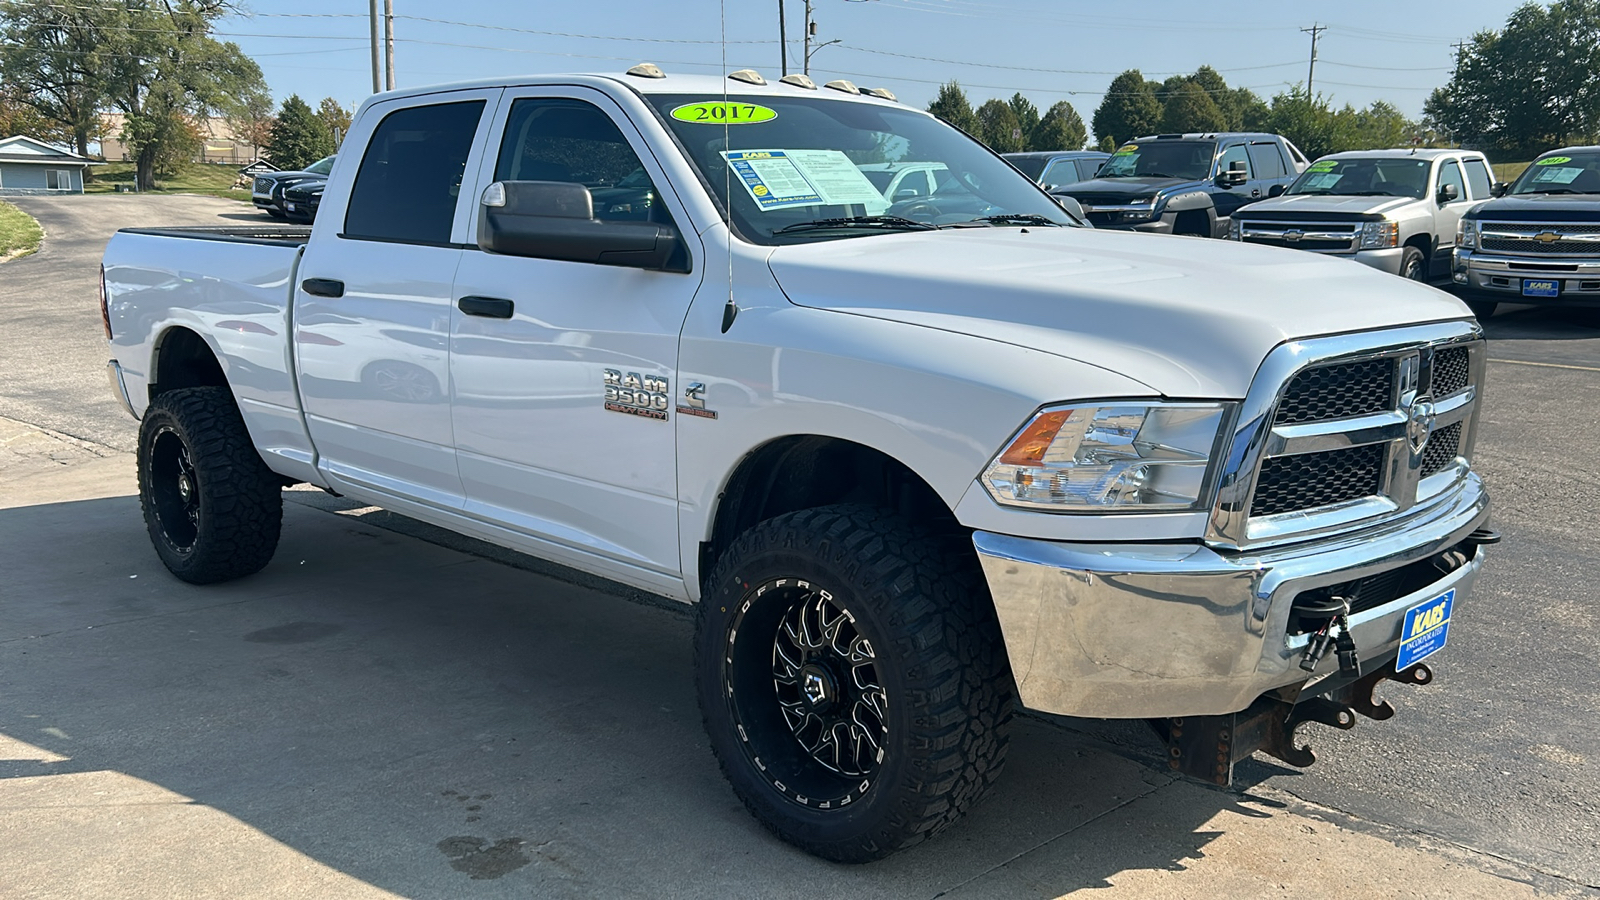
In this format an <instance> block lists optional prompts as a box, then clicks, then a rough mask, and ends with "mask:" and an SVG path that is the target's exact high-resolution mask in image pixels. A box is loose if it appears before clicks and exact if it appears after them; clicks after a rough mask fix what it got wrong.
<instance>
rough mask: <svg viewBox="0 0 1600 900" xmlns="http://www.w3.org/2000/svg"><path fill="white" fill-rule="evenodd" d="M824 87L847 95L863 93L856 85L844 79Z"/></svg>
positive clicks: (831, 82)
mask: <svg viewBox="0 0 1600 900" xmlns="http://www.w3.org/2000/svg"><path fill="white" fill-rule="evenodd" d="M823 87H825V88H833V89H834V90H836V91H844V92H845V93H846V94H859V93H861V89H860V88H858V87H856V86H855V85H854V84H852V83H850V82H848V81H845V80H844V79H843V78H841V79H839V80H838V81H830V82H828V83H827V84H825V85H823Z"/></svg>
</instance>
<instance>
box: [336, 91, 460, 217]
mask: <svg viewBox="0 0 1600 900" xmlns="http://www.w3.org/2000/svg"><path fill="white" fill-rule="evenodd" d="M482 116H483V101H482V100H472V101H469V102H466V103H438V104H434V105H431V106H413V107H410V108H408V109H400V110H396V111H394V112H392V113H389V114H388V115H387V116H384V117H383V121H382V122H379V123H378V127H377V129H376V130H374V131H373V133H372V141H371V142H370V143H368V145H367V152H366V155H365V156H363V157H362V158H361V168H360V169H359V170H357V172H356V183H355V186H354V187H352V188H351V189H350V204H349V208H348V209H347V211H346V212H345V217H344V233H343V234H342V235H341V237H344V238H347V239H351V240H373V241H401V242H405V243H413V244H448V243H450V228H451V225H452V224H453V223H454V221H455V215H456V198H457V197H458V196H460V194H461V176H462V173H463V171H464V170H465V169H466V165H467V157H468V156H469V155H470V154H471V152H472V138H473V135H475V134H476V133H477V131H478V119H479V118H481V117H482Z"/></svg>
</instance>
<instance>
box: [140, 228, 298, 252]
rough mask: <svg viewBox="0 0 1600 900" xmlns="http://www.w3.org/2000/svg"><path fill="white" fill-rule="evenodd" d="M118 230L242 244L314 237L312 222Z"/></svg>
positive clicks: (292, 241)
mask: <svg viewBox="0 0 1600 900" xmlns="http://www.w3.org/2000/svg"><path fill="white" fill-rule="evenodd" d="M117 233H118V234H147V235H152V236H155V237H174V238H189V239H191V240H198V241H228V242H232V243H239V244H269V245H271V246H275V247H276V246H282V245H284V244H290V245H296V246H298V245H302V244H304V243H305V242H306V241H307V240H309V239H310V238H311V226H310V225H287V224H271V225H173V226H169V227H165V228H122V229H119V230H118V232H117Z"/></svg>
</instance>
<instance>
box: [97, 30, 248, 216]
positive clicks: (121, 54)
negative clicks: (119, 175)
mask: <svg viewBox="0 0 1600 900" xmlns="http://www.w3.org/2000/svg"><path fill="white" fill-rule="evenodd" d="M83 8H93V9H95V10H97V12H96V15H99V16H103V17H104V19H103V22H104V26H103V28H102V30H101V32H100V35H101V37H100V42H99V46H100V47H101V48H102V50H103V51H104V53H105V56H104V60H105V61H104V66H103V68H102V71H101V73H100V78H101V79H102V83H103V84H104V86H105V96H106V97H107V98H109V100H110V102H111V105H112V106H114V107H116V108H117V109H119V110H121V111H122V113H123V115H124V119H123V121H124V123H125V124H124V125H123V133H122V137H123V140H124V141H126V142H127V143H128V147H129V149H130V150H132V151H133V153H134V160H135V172H136V179H137V182H138V185H139V188H140V189H141V190H149V189H150V188H152V187H154V186H155V170H156V165H157V161H158V160H160V159H170V158H171V157H172V156H173V154H174V153H175V152H176V149H177V146H181V145H182V142H183V141H185V140H187V139H188V136H189V135H191V134H192V125H191V124H190V123H191V122H192V120H193V119H197V118H204V117H208V116H210V115H212V114H213V113H218V112H230V111H235V110H237V109H238V108H239V106H240V105H241V104H242V103H243V102H244V101H245V100H246V99H247V98H249V97H251V96H252V95H257V94H261V93H264V92H265V90H266V87H265V85H264V83H263V82H262V79H261V68H260V67H259V66H257V65H256V64H255V62H254V61H253V60H251V59H250V58H249V57H247V56H245V55H244V53H242V52H241V51H240V50H239V47H238V45H237V44H233V43H222V42H220V41H217V40H215V39H213V38H212V37H211V36H210V30H211V25H212V23H213V22H215V21H216V20H217V19H219V18H221V17H222V16H224V15H227V14H229V13H230V12H232V11H233V7H232V5H231V4H230V3H229V2H227V0H122V2H121V3H119V4H107V5H105V6H95V7H89V6H88V5H87V4H84V5H83ZM175 145H176V146H175Z"/></svg>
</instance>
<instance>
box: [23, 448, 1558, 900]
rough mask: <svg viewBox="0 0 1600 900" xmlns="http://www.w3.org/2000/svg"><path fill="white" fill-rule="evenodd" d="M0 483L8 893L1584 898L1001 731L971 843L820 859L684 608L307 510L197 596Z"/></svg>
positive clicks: (40, 471)
mask: <svg viewBox="0 0 1600 900" xmlns="http://www.w3.org/2000/svg"><path fill="white" fill-rule="evenodd" d="M0 463H3V464H0V538H3V539H0V572H4V573H5V576H4V581H3V582H0V584H3V588H0V590H3V596H4V599H3V601H0V608H3V609H4V611H5V612H4V615H3V616H0V673H3V675H0V847H4V848H5V852H4V853H3V854H0V894H3V895H4V896H6V897H8V898H9V897H27V898H33V897H40V898H44V897H50V898H56V897H97V898H109V897H174V896H184V897H306V898H313V897H332V896H339V897H380V896H394V895H398V896H406V897H441V898H446V897H448V898H455V897H526V896H538V897H569V896H570V897H634V896H638V897H646V896H647V897H653V898H654V897H741V898H750V897H773V898H779V897H801V896H808V897H809V896H890V897H940V896H945V897H958V898H983V897H1008V898H1012V897H1041V898H1042V897H1058V896H1073V895H1079V894H1081V895H1092V896H1096V897H1106V898H1112V900H1114V898H1119V897H1130V898H1131V897H1138V898H1148V897H1246V896H1249V897H1258V896H1341V895H1343V896H1352V897H1354V896H1359V897H1397V898H1398V897H1440V898H1444V897H1450V898H1479V897H1481V898H1495V900H1500V898H1520V897H1534V896H1547V895H1552V894H1553V895H1573V896H1577V895H1587V894H1585V892H1584V891H1582V889H1581V887H1580V886H1579V885H1575V884H1572V883H1570V882H1562V881H1559V880H1557V879H1553V878H1549V877H1547V876H1544V875H1541V874H1539V873H1537V872H1534V871H1532V870H1529V869H1527V868H1523V867H1519V866H1515V865H1511V864H1507V863H1503V862H1501V861H1499V860H1497V859H1495V858H1493V857H1491V856H1488V855H1484V854H1478V853H1473V852H1470V851H1467V850H1465V849H1463V848H1460V847H1455V846H1451V845H1448V844H1444V843H1441V842H1437V841H1433V840H1430V839H1427V838H1423V837H1421V836H1418V835H1415V834H1407V833H1403V832H1397V831H1394V830H1391V829H1387V828H1385V827H1383V826H1380V825H1377V824H1375V823H1372V822H1366V821H1360V820H1356V819H1352V818H1350V817H1348V816H1344V815H1342V814H1339V813H1335V812H1333V811H1330V810H1324V809H1319V808H1317V807H1314V806H1311V805H1308V804H1304V803H1301V802H1298V801H1296V800H1294V799H1293V798H1292V797H1290V796H1288V795H1287V794H1283V793H1281V792H1276V791H1273V790H1270V789H1264V790H1259V791H1256V792H1253V793H1252V794H1249V795H1245V794H1235V793H1229V792H1223V791H1218V790H1213V789H1211V788H1207V787H1203V786H1199V785H1195V784H1191V783H1188V782H1184V781H1179V780H1174V779H1173V778H1171V777H1170V776H1168V775H1167V773H1165V772H1164V771H1161V770H1158V769H1156V768H1153V767H1151V766H1149V765H1147V764H1146V763H1145V762H1143V761H1141V760H1138V759H1130V758H1128V757H1127V756H1125V755H1123V754H1121V753H1119V752H1117V751H1116V750H1115V748H1112V747H1109V746H1107V745H1105V744H1103V743H1101V742H1099V741H1096V740H1094V739H1092V738H1089V737H1086V736H1084V735H1082V734H1079V733H1076V732H1073V731H1070V730H1066V729H1062V728H1059V727H1056V726H1054V725H1052V724H1050V723H1046V722H1043V721H1040V720H1037V719H1031V718H1030V719H1022V720H1020V721H1019V723H1018V728H1017V730H1016V736H1015V740H1014V743H1013V752H1012V756H1011V764H1010V768H1009V771H1008V772H1007V773H1006V777H1005V779H1004V780H1003V782H1002V784H1001V786H1000V788H999V790H998V791H997V793H996V795H995V796H994V797H992V798H991V799H990V800H989V801H988V802H987V803H985V804H983V805H982V806H981V807H980V808H979V809H978V810H977V811H976V812H975V813H974V814H973V815H972V816H971V817H970V818H969V819H968V820H966V821H964V822H963V823H960V824H959V825H957V826H956V827H955V828H954V829H952V830H951V831H949V832H947V833H946V834H944V835H942V836H941V837H939V838H938V839H936V840H935V841H933V842H931V843H928V844H925V845H922V846H920V847H918V848H915V849H913V850H911V851H909V852H906V853H903V854H900V855H898V856H896V857H893V858H891V859H889V860H887V861H885V862H882V863H879V864H874V865H869V866H861V867H842V866H836V865H832V864H828V863H823V862H820V861H818V860H815V859H813V858H811V857H808V856H805V855H803V854H801V853H798V852H796V851H794V850H792V849H791V848H789V847H787V846H786V845H783V844H781V843H779V842H777V841H775V840H773V839H772V838H770V837H769V836H768V835H767V834H766V833H765V832H764V831H763V830H762V829H761V828H760V827H759V826H758V825H757V824H756V823H755V822H754V821H753V820H752V819H751V818H750V817H749V816H748V815H747V814H746V813H745V812H744V810H743V808H742V807H741V806H740V804H739V803H738V801H737V800H736V799H735V798H734V797H733V795H732V793H731V791H730V790H729V789H728V787H727V785H726V784H725V783H724V782H723V780H722V778H721V776H720V774H719V773H718V772H717V768H716V765H715V763H714V761H713V760H712V757H711V754H710V752H709V749H708V748H707V746H706V742H705V739H704V737H703V735H702V732H701V729H700V722H699V714H698V712H697V711H696V710H695V706H694V699H693V691H692V688H691V684H690V666H689V631H690V623H689V621H688V618H687V617H686V616H685V615H684V614H683V613H682V612H681V611H675V610H671V609H663V608H659V607H652V606H646V605H640V604H636V603H630V602H627V601H625V600H622V599H619V598H617V597H614V596H611V595H609V594H606V593H601V592H597V591H593V590H589V589H585V588H582V587H578V586H575V585H573V584H570V583H567V582H565V581H562V580H558V579H556V578H552V577H549V576H546V575H541V574H537V573H534V572H529V571H525V570H522V569H519V568H514V567H511V566H507V565H502V564H500V563H498V562H494V561H491V560H488V559H484V558H481V557H478V556H474V555H469V554H467V553H463V552H461V551H460V550H457V549H452V548H449V547H444V546H440V545H438V544H435V543H430V542H425V541H422V540H419V539H417V538H414V537H411V536H408V535H405V534H401V533H398V532H396V531H394V530H390V529H388V528H380V527H376V526H375V525H374V524H372V523H374V522H382V521H385V518H384V517H385V516H386V515H387V514H384V513H380V512H376V511H372V510H362V509H353V508H349V506H348V504H344V505H339V504H335V505H332V506H330V505H329V504H327V503H323V502H319V503H318V504H317V505H311V504H308V503H306V502H297V501H300V500H311V499H313V498H321V497H323V495H321V494H320V493H314V494H313V493H311V492H290V494H289V495H288V496H289V497H290V500H291V502H289V503H287V504H286V519H285V528H284V537H283V544H282V546H281V547H280V549H279V551H278V555H277V558H276V559H275V560H274V561H273V563H272V564H271V565H270V566H268V568H267V569H266V570H265V571H264V572H262V573H261V574H259V575H257V576H254V577H251V578H248V579H244V580H242V581H239V582H235V583H231V584H225V585H217V586H212V587H207V588H198V587H193V586H189V585H185V584H182V583H180V582H178V581H176V580H175V579H173V578H171V577H170V576H169V575H168V574H167V573H166V572H165V571H164V570H163V569H162V568H161V566H160V563H159V562H158V561H157V559H156V557H155V555H154V553H153V551H152V550H151V549H150V547H149V544H148V540H147V538H146V536H145V534H144V531H143V527H142V523H141V520H140V518H139V512H138V502H137V498H136V497H135V496H132V494H133V482H132V477H131V475H132V460H131V458H130V457H129V456H128V455H127V454H123V453H115V452H110V451H95V452H90V451H87V450H85V449H84V448H82V447H79V446H76V444H75V442H74V441H72V439H70V438H68V437H66V436H64V435H60V434H58V433H52V432H49V431H46V430H42V429H39V428H37V427H34V426H26V425H22V424H20V423H16V422H14V421H7V420H0ZM319 506H320V507H326V508H319Z"/></svg>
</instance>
